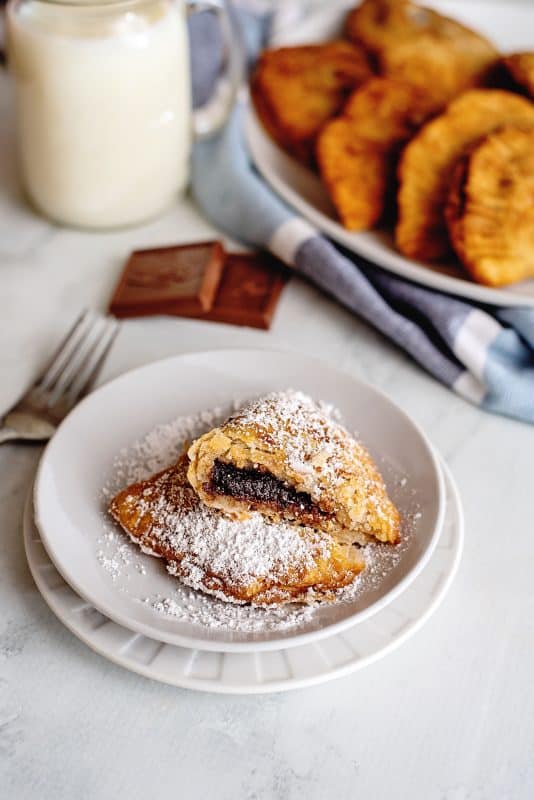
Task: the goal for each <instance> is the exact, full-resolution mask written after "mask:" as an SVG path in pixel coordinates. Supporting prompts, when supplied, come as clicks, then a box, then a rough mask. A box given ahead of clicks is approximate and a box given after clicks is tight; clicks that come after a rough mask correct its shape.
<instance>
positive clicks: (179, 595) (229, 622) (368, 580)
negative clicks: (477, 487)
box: [96, 403, 417, 633]
mask: <svg viewBox="0 0 534 800" xmlns="http://www.w3.org/2000/svg"><path fill="white" fill-rule="evenodd" d="M236 406H238V404H237V403H235V404H234V406H233V407H232V408H229V407H226V408H223V407H217V408H213V409H211V410H208V411H203V412H200V413H198V414H194V415H190V416H183V417H178V418H177V419H175V420H172V421H171V422H168V423H165V424H161V425H158V426H156V427H155V428H154V429H153V430H152V431H150V432H149V433H147V434H146V435H145V436H144V437H143V438H141V439H140V440H138V441H137V442H134V443H133V444H132V445H131V446H130V447H128V448H126V449H124V450H123V451H121V452H120V453H119V454H118V456H117V458H116V459H115V461H114V463H113V465H112V470H111V472H110V477H109V479H108V480H107V481H106V484H105V487H104V489H103V498H102V509H103V517H104V520H105V523H104V526H105V529H104V533H103V535H102V536H101V537H100V538H99V540H98V549H97V554H96V557H97V559H98V561H99V563H100V564H101V566H102V568H103V569H104V570H105V572H106V573H108V574H109V576H110V579H111V580H114V581H115V582H117V583H118V584H120V591H125V592H127V593H128V592H129V593H133V590H132V589H131V588H129V587H130V586H133V585H134V584H135V594H134V597H135V598H136V599H137V600H138V601H139V602H142V603H143V604H145V605H148V606H149V607H150V608H151V609H152V610H153V612H154V613H155V614H163V615H165V616H166V617H168V618H171V619H174V620H176V621H177V622H180V623H188V624H191V625H193V626H195V625H196V626H201V627H208V628H211V629H217V630H228V631H239V632H242V633H257V632H262V631H278V630H280V631H282V630H286V629H291V628H295V627H298V626H299V625H302V624H304V623H307V622H309V621H310V620H312V619H313V616H314V614H315V613H316V612H317V608H318V607H319V606H320V605H321V604H320V603H318V604H315V605H314V604H312V605H307V606H302V605H296V604H291V605H285V606H269V607H262V608H254V607H252V606H250V605H238V604H232V603H228V602H226V600H227V598H225V600H222V599H220V598H219V597H217V596H207V595H205V594H203V593H202V592H200V591H197V588H198V587H200V586H201V582H200V576H201V574H202V570H201V568H199V564H198V563H195V561H189V562H187V561H186V563H185V564H183V562H182V564H183V569H184V572H183V573H182V574H181V576H180V577H181V578H182V581H183V580H184V578H185V579H186V580H187V582H188V583H189V584H190V586H186V585H184V584H183V583H181V582H178V581H173V583H172V584H170V585H169V591H168V592H166V593H165V595H152V594H151V593H150V570H148V572H147V570H146V568H145V566H144V564H145V563H146V561H145V562H144V561H143V556H139V552H140V551H139V548H138V546H136V545H135V544H133V543H131V542H129V541H128V540H126V539H125V536H124V535H123V534H122V533H121V532H119V530H118V528H117V527H116V526H114V525H113V524H112V523H111V522H110V521H109V518H108V517H107V514H106V512H105V508H106V507H107V504H108V502H109V499H110V498H111V497H113V496H114V495H115V494H116V493H117V492H118V491H119V490H120V489H122V488H123V487H124V486H127V485H129V484H131V483H134V482H137V481H140V480H145V479H147V478H148V477H150V476H151V475H153V474H154V473H155V472H158V471H160V470H162V469H165V468H167V467H168V466H170V465H171V464H173V463H175V462H176V461H177V459H178V458H179V456H180V454H181V453H182V452H183V450H184V448H185V447H186V446H187V445H188V444H189V443H190V442H191V441H192V440H193V439H195V438H197V437H198V436H200V435H202V434H203V433H205V432H206V431H207V430H209V429H210V428H213V427H215V426H217V425H220V424H221V423H222V422H223V421H224V420H225V419H226V418H227V417H228V414H229V413H231V412H232V411H233V410H235V407H236ZM321 409H322V411H323V413H324V414H325V416H326V417H329V418H331V419H332V420H333V421H334V420H335V422H333V424H334V425H335V426H336V427H337V425H338V424H339V423H338V420H339V412H337V411H336V410H335V409H333V408H331V407H327V406H326V405H323V404H321ZM293 456H294V458H295V459H297V460H298V458H299V454H298V453H295V452H293ZM295 463H296V462H295ZM386 466H387V465H386ZM382 472H383V473H384V469H383V470H382ZM406 481H407V479H406V477H403V478H402V479H400V480H399V481H398V482H397V486H396V493H397V496H398V495H399V494H403V495H405V494H406V493H407V492H409V491H410V488H409V485H408V486H406ZM394 499H395V498H394ZM404 506H405V507H406V503H404ZM413 506H414V511H413V514H410V515H407V517H406V518H405V519H404V520H403V534H402V540H401V543H400V544H399V545H396V546H395V547H391V546H389V545H383V544H379V543H376V544H375V543H373V544H368V545H367V546H366V547H365V548H364V550H363V555H364V557H365V560H366V564H367V567H366V569H365V571H364V572H363V573H361V575H360V576H358V578H357V579H356V580H355V581H354V582H353V583H352V584H351V585H350V586H349V587H346V588H345V589H343V590H340V591H339V592H338V598H339V602H340V603H344V602H353V601H354V600H355V599H356V598H358V597H359V596H361V595H362V594H363V593H365V592H366V591H367V590H368V589H373V588H376V587H377V586H378V585H379V584H380V583H381V581H382V580H383V579H384V577H385V575H387V573H388V572H390V571H391V570H392V569H393V568H394V567H395V566H396V565H397V564H398V562H399V561H400V559H401V558H402V555H403V553H404V552H405V551H406V549H407V547H408V546H409V541H410V538H411V535H412V533H413V530H414V518H415V515H416V513H417V505H416V502H415V500H414V502H413ZM206 512H209V509H206ZM202 513H203V512H202ZM217 519H218V523H217V524H218V525H220V526H221V527H220V528H219V533H220V540H219V542H218V545H217V548H216V553H215V555H216V558H217V559H220V564H221V568H223V569H226V570H230V571H231V574H232V577H233V579H234V580H236V581H240V580H242V581H246V580H248V579H249V578H250V570H249V572H248V573H247V572H243V564H244V563H248V564H249V565H250V563H255V567H254V570H255V571H256V570H260V571H261V570H271V571H272V570H273V569H276V565H275V564H274V561H273V552H274V551H273V550H272V549H271V550H269V547H268V546H267V545H268V542H264V544H265V546H264V548H263V549H262V548H259V549H255V552H254V553H253V554H250V553H249V555H248V556H247V558H245V559H244V558H243V553H244V552H246V548H247V543H246V537H245V536H244V535H243V534H241V535H240V534H239V531H240V530H241V531H242V523H240V524H239V525H236V524H235V523H232V522H229V521H228V520H225V519H224V518H222V517H221V516H220V515H218V514H217ZM204 524H205V520H204ZM251 524H252V525H253V526H257V524H258V521H257V520H253V521H252V523H251ZM265 527H266V524H265V522H263V528H264V529H265ZM277 528H279V526H277ZM286 528H288V529H289V530H292V526H289V525H288V526H286ZM171 529H172V526H171ZM201 532H202V530H201V527H200V521H199V527H197V528H196V529H195V528H194V529H193V531H192V532H191V531H190V533H191V535H193V536H195V537H199V536H200V534H201ZM175 533H176V532H175ZM278 533H279V530H277V535H278ZM249 534H250V531H249ZM255 534H256V535H257V529H256V530H255ZM288 535H289V534H288ZM229 538H230V540H231V542H232V544H231V546H228V539H229ZM298 539H299V542H296V541H293V540H292V541H291V543H290V542H289V540H287V541H286V546H289V547H294V546H298V547H302V540H301V539H300V537H298ZM223 542H225V543H226V546H223ZM174 544H176V542H175V543H174ZM198 544H199V548H197V550H199V552H202V548H201V547H200V544H201V543H198ZM317 545H318V543H317V542H316V543H315V546H317ZM232 553H234V554H235V557H234V558H233V559H232ZM297 556H298V553H297ZM301 556H302V557H303V558H304V559H306V558H307V557H309V556H310V551H308V552H307V555H306V554H304V553H303V552H301ZM212 557H213V551H211V552H210V553H209V558H212ZM173 570H174V567H173V566H172V565H171V566H170V571H171V572H172V571H173ZM174 571H176V570H174ZM186 571H187V575H186V574H185V573H186ZM140 585H142V586H141V589H140ZM191 587H192V588H191Z"/></svg>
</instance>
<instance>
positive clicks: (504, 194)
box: [252, 0, 534, 286]
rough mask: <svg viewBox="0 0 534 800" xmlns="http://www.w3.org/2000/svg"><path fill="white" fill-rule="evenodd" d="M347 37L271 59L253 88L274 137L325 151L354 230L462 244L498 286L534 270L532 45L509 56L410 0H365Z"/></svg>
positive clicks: (423, 251) (329, 183)
mask: <svg viewBox="0 0 534 800" xmlns="http://www.w3.org/2000/svg"><path fill="white" fill-rule="evenodd" d="M345 34H346V37H347V39H348V41H347V42H344V41H338V42H333V43H332V42H331V43H327V44H324V45H314V46H313V47H311V48H310V47H286V48H281V49H278V50H269V51H266V52H265V53H264V54H263V55H262V57H261V59H260V61H259V63H258V66H257V69H256V71H255V74H254V77H253V80H252V97H253V101H254V104H255V107H256V110H257V112H258V114H259V116H260V118H261V120H262V122H263V124H264V126H265V128H266V129H267V131H268V132H269V133H270V135H271V136H272V137H273V138H274V139H275V140H276V141H277V142H278V144H279V145H280V146H282V147H283V148H285V149H286V150H287V151H288V152H290V153H291V154H292V155H296V156H297V157H298V158H300V159H301V160H304V161H306V162H307V163H312V155H313V157H314V162H313V166H314V167H315V168H317V169H318V171H319V173H320V175H321V178H322V180H323V182H324V185H325V187H326V189H327V191H328V193H329V195H330V197H331V199H332V202H333V205H334V207H335V209H336V211H337V214H338V216H339V218H340V220H341V222H342V223H343V225H344V226H345V227H346V228H348V229H349V230H353V231H361V230H368V229H370V228H373V227H375V226H376V225H384V224H385V225H388V224H393V225H394V228H395V241H396V245H397V248H398V249H399V250H400V251H401V253H403V254H404V255H405V256H407V257H409V258H413V259H417V260H421V261H423V262H425V261H426V262H428V261H435V260H441V259H444V258H448V257H449V256H450V255H451V253H453V252H454V253H455V254H456V255H457V257H458V258H459V260H460V262H461V263H462V265H463V267H464V268H465V269H466V270H467V272H468V273H469V274H470V275H471V276H472V277H473V278H474V279H475V280H477V281H479V282H481V283H485V284H488V285H491V286H500V285H505V284H508V283H512V282H515V281H519V280H522V279H524V278H527V277H529V276H534V267H533V266H532V263H533V260H534V252H533V245H532V219H531V208H532V207H533V206H534V195H533V194H532V186H533V183H534V172H533V166H532V161H531V159H529V158H528V156H527V154H526V152H523V151H524V148H525V147H526V141H527V140H528V138H529V132H530V131H531V130H532V129H534V104H533V102H532V98H533V95H534V53H517V54H511V55H508V56H505V57H501V56H500V54H499V53H498V52H497V50H496V49H495V47H494V46H493V45H492V44H491V43H490V42H489V41H488V40H487V39H486V38H484V37H483V36H481V35H479V34H478V33H476V32H474V31H472V30H470V29H469V28H467V27H465V26H464V25H462V24H460V23H459V22H457V21H455V20H452V19H449V18H447V17H444V16H443V15H441V14H439V13H438V12H436V11H434V10H431V9H427V8H425V7H423V6H419V5H416V4H415V3H413V2H411V0H364V1H363V2H362V3H360V4H359V5H358V6H357V7H356V8H354V9H353V10H352V11H351V12H349V14H348V17H347V20H346V24H345ZM348 47H353V48H355V49H354V51H353V53H354V56H353V57H354V69H353V71H352V72H351V71H350V69H349V67H348V62H350V56H349V51H348V50H346V48H348ZM312 50H313V56H312V55H311V53H310V51H312ZM338 51H339V52H343V53H344V54H346V57H347V60H344V61H343V68H341V67H340V64H338V63H334V61H335V59H334V58H333V54H334V53H337V52H338ZM305 58H307V59H308V60H307V61H306V67H305V68H300V67H299V64H300V63H301V62H304V60H305ZM365 58H367V59H368V62H367V64H368V65H370V67H369V66H368V67H367V70H368V71H369V69H370V68H372V69H373V70H374V72H375V75H369V74H366V72H365V69H364V68H363V64H365V63H366V62H365V60H364V59H365ZM288 64H291V65H292V68H291V70H290V71H289V68H288ZM326 76H328V80H327V79H326ZM349 76H351V78H350V79H349ZM351 80H352V83H351ZM299 99H300V102H299ZM312 120H313V123H312ZM501 129H502V130H503V136H502V137H500V136H499V135H498V132H499V131H501ZM504 129H506V130H507V133H504ZM494 134H495V136H494ZM488 138H489V140H490V141H489V142H488V141H487V139H488ZM478 148H480V153H478V154H477V150H478ZM519 150H521V153H522V155H521V157H520V156H519ZM481 164H483V165H484V166H483V167H481V166H480V165H481ZM482 169H484V170H485V171H486V172H487V178H486V180H484V179H483V178H482V177H481V171H482ZM466 194H468V195H469V202H468V203H465V204H464V203H463V202H462V199H463V198H464V196H465V195H466ZM489 209H491V224H490V223H489V222H488V223H487V224H485V225H482V227H483V229H484V230H483V232H480V231H479V227H480V225H481V223H480V220H481V219H482V217H483V216H484V214H487V213H488V210H489ZM477 220H478V222H477ZM481 240H483V243H482V242H481ZM482 251H484V252H482Z"/></svg>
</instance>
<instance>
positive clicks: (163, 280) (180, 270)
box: [109, 241, 224, 317]
mask: <svg viewBox="0 0 534 800" xmlns="http://www.w3.org/2000/svg"><path fill="white" fill-rule="evenodd" d="M223 264H224V250H223V247H222V245H221V243H220V242H218V241H213V242H199V243H195V244H185V245H176V246H174V247H157V248H154V249H150V250H136V251H134V252H133V253H132V255H131V256H130V258H129V259H128V262H127V263H126V266H125V268H124V272H123V273H122V276H121V279H120V281H119V283H118V285H117V288H116V289H115V293H114V295H113V299H112V300H111V303H110V307H109V310H110V312H111V313H112V314H115V316H117V317H137V316H149V315H152V314H176V315H179V316H198V315H202V314H203V313H204V312H206V311H208V310H209V309H210V308H211V307H212V305H213V302H214V299H215V295H216V293H217V289H218V287H219V283H220V280H221V274H222V270H223Z"/></svg>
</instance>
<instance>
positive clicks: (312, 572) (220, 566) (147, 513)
mask: <svg viewBox="0 0 534 800" xmlns="http://www.w3.org/2000/svg"><path fill="white" fill-rule="evenodd" d="M109 511H110V513H111V515H112V516H113V517H114V519H115V520H117V522H119V523H120V525H121V526H122V527H123V529H124V530H125V531H126V532H127V533H128V534H129V535H130V537H131V538H132V539H133V540H134V541H135V542H137V543H138V544H139V545H140V546H141V547H142V548H143V550H144V551H145V552H149V553H151V554H153V555H156V556H159V557H161V558H163V559H164V560H165V561H166V562H167V566H168V570H169V572H170V573H171V574H173V575H176V576H178V577H180V578H181V579H182V581H184V582H185V583H187V584H188V585H190V586H193V587H194V588H197V589H200V590H202V591H204V592H206V593H208V594H215V595H216V596H218V597H221V598H223V599H225V600H230V601H234V602H241V603H243V602H251V603H254V604H257V605H265V604H278V603H287V602H296V601H299V602H312V601H316V600H318V599H319V600H332V599H334V598H335V592H336V590H338V589H340V588H342V587H344V586H347V585H348V584H350V583H351V582H352V581H353V580H354V579H355V577H356V576H357V575H358V574H359V573H360V572H361V570H362V569H364V567H365V563H364V560H363V558H362V551H361V545H364V544H366V543H367V542H369V541H381V542H384V543H390V544H394V543H395V542H397V540H398V538H399V531H400V519H399V514H398V511H397V509H396V508H395V506H394V505H393V503H392V502H391V500H390V499H389V497H388V494H387V491H386V487H385V484H384V481H383V480H382V477H381V476H380V474H379V472H378V470H377V468H376V466H375V464H374V463H373V461H372V459H371V457H370V455H369V453H368V452H367V451H366V450H365V449H364V447H362V445H360V444H359V443H358V442H356V441H355V440H354V439H353V437H352V436H350V434H349V433H348V432H347V431H346V430H345V429H344V428H343V427H342V426H341V425H339V424H338V423H337V422H335V421H334V420H332V419H331V418H330V417H329V416H328V415H327V414H326V413H325V412H324V411H323V410H322V409H321V407H319V406H318V405H317V404H316V403H315V402H314V401H313V400H311V399H310V398H309V397H307V396H306V395H304V394H302V393H301V392H293V391H288V392H276V393H273V394H270V395H266V396H265V397H262V398H260V399H259V400H255V401H253V402H252V403H250V404H248V405H246V406H245V407H243V408H242V409H241V410H240V411H238V412H236V413H235V414H234V415H232V416H231V417H230V418H229V419H228V420H227V421H226V422H225V423H224V424H222V425H221V426H220V427H216V428H213V429H212V430H210V431H208V432H206V433H205V434H204V435H203V436H201V437H200V438H199V439H197V440H196V441H195V442H193V444H192V445H191V446H190V447H189V451H188V453H184V454H183V455H182V456H181V458H180V459H179V461H178V463H177V464H175V465H173V466H171V467H170V468H168V469H166V470H164V471H163V472H160V473H158V474H157V475H154V476H152V477H151V478H149V479H147V480H145V481H141V482H139V483H136V484H133V485H131V486H128V487H127V488H125V489H124V490H123V491H121V492H119V494H118V495H116V497H114V498H113V500H112V501H111V504H110V506H109Z"/></svg>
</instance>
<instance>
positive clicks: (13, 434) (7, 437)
mask: <svg viewBox="0 0 534 800" xmlns="http://www.w3.org/2000/svg"><path fill="white" fill-rule="evenodd" d="M19 435H20V434H18V433H17V431H14V430H13V428H0V444H4V442H11V441H13V439H18V438H19Z"/></svg>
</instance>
